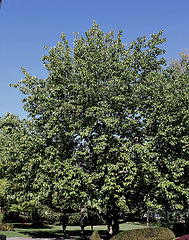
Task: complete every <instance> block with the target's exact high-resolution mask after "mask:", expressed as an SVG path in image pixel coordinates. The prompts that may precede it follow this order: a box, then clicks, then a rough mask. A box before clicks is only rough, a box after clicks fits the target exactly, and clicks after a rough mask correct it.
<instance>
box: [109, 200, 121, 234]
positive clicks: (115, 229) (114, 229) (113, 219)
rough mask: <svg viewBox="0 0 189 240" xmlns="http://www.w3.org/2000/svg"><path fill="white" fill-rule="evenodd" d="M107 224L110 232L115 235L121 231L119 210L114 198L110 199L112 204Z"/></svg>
mask: <svg viewBox="0 0 189 240" xmlns="http://www.w3.org/2000/svg"><path fill="white" fill-rule="evenodd" d="M107 214H108V216H107V225H108V234H109V235H110V236H114V235H116V234H118V233H119V221H118V210H117V207H116V204H115V201H114V198H112V199H111V200H110V205H109V206H108V209H107Z"/></svg>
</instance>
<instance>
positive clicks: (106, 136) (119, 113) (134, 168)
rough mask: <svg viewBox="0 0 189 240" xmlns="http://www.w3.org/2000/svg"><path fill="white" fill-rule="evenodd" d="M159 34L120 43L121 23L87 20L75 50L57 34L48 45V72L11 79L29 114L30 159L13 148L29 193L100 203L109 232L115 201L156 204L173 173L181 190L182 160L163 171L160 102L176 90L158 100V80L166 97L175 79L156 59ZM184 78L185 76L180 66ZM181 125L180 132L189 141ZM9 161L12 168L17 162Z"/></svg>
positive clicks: (63, 201)
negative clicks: (104, 26)
mask: <svg viewBox="0 0 189 240" xmlns="http://www.w3.org/2000/svg"><path fill="white" fill-rule="evenodd" d="M163 42H165V39H163V38H162V32H158V33H157V34H154V35H151V38H150V39H149V40H146V38H145V37H142V38H138V39H137V40H136V41H134V42H132V43H131V44H130V45H129V46H128V47H126V45H125V44H123V43H122V32H121V31H120V32H118V34H117V36H115V34H114V31H113V30H111V31H110V32H109V33H107V34H105V33H104V32H103V31H102V30H101V29H100V28H99V25H98V24H96V23H95V22H94V24H93V26H92V28H91V29H89V30H88V31H87V32H85V37H79V36H78V34H77V33H76V37H75V39H74V48H73V51H72V50H71V49H70V47H69V45H68V41H67V40H66V37H65V35H64V34H62V35H61V41H60V42H58V43H57V45H56V46H55V47H53V48H48V47H47V49H48V55H45V56H44V57H43V64H44V66H45V67H46V69H47V70H48V72H49V75H48V77H47V78H46V79H38V78H37V77H35V76H31V75H30V74H29V73H27V72H26V71H25V69H23V73H24V75H25V78H24V79H22V80H21V81H19V83H18V84H16V85H15V87H18V88H19V90H20V91H21V92H22V93H23V94H25V95H26V97H25V98H24V99H23V102H24V109H25V110H26V111H27V112H28V114H29V116H30V118H31V121H32V129H33V130H32V134H31V135H29V136H30V142H31V146H34V149H35V150H33V149H32V150H30V153H32V156H29V155H28V156H27V161H22V160H21V159H19V158H17V164H20V165H22V167H23V168H24V167H25V166H26V165H28V164H31V165H29V166H28V167H30V168H29V169H30V170H31V174H32V179H30V181H28V185H29V186H30V188H31V189H32V191H30V197H31V198H32V199H35V200H36V201H38V202H43V203H45V204H48V205H49V206H51V208H54V209H57V208H60V209H61V208H62V209H65V208H66V209H74V207H76V206H78V204H80V206H82V205H84V204H85V205H86V206H87V208H93V209H97V210H102V211H103V215H104V216H105V218H106V220H107V222H108V225H109V231H110V232H111V233H112V234H115V233H117V232H118V231H119V223H118V213H119V211H120V210H125V211H126V212H130V213H134V212H137V211H139V210H141V208H148V207H150V206H152V205H153V207H154V206H155V205H158V204H161V202H162V199H164V194H163V193H161V192H166V191H167V192H166V194H168V193H170V194H171V193H172V188H171V189H169V188H168V187H167V184H168V183H170V184H171V183H172V182H173V183H174V181H172V178H173V177H174V179H175V181H177V185H178V188H177V190H178V191H177V193H180V191H182V192H183V191H186V186H183V188H182V186H181V182H180V180H182V178H183V177H184V176H183V175H182V174H181V175H182V176H181V178H177V174H176V173H177V172H179V173H180V168H181V167H182V166H181V165H182V164H181V162H182V160H180V165H179V171H177V169H175V168H172V172H171V173H172V175H169V173H170V171H171V170H170V168H169V172H168V173H167V172H166V170H165V168H164V165H165V166H167V165H168V162H170V165H171V166H175V165H176V163H177V162H179V160H178V158H172V156H173V154H171V155H167V154H168V152H167V151H166V147H165V143H162V142H161V141H162V139H163V137H162V136H161V133H164V132H165V131H166V129H167V128H166V126H167V125H166V124H167V121H168V120H167V119H169V117H168V116H167V111H168V110H167V109H169V108H168V107H170V103H171V104H173V105H174V101H173V100H174V98H173V96H171V97H172V101H170V102H169V101H168V100H167V101H166V103H165V105H162V104H164V101H163V99H162V98H161V89H163V93H164V95H163V98H169V95H170V93H168V87H169V86H171V84H172V81H173V79H174V74H173V73H172V74H171V73H169V72H166V71H163V69H162V67H163V65H165V60H164V59H163V58H161V57H160V55H161V54H163V53H164V50H161V49H160V48H159V47H158V45H159V44H161V43H163ZM183 78H185V81H188V77H186V74H185V75H183ZM169 81H170V82H169ZM179 81H180V80H179V79H178V82H179ZM183 81H184V80H183ZM164 82H165V84H164ZM175 91H176V89H175ZM180 91H181V92H182V89H180ZM187 94H188V93H187V92H186V96H185V98H186V99H187V96H188V95H187ZM178 102H179V100H178ZM162 106H165V108H163V109H162V113H163V116H162V119H163V120H164V122H163V124H161V121H162V119H160V117H161V108H162ZM170 109H172V107H170ZM164 118H165V119H164ZM169 126H170V127H171V123H169ZM168 132H169V130H168V129H167V133H168ZM185 135H186V136H185V138H183V139H182V141H183V140H184V141H186V144H185V147H187V134H185ZM171 136H172V134H171ZM170 142H171V141H170ZM36 149H37V151H36ZM32 151H33V152H32ZM186 151H187V149H186ZM26 155H27V154H26ZM175 159H176V160H175ZM183 159H185V160H186V158H185V157H184V158H183ZM175 161H177V162H175ZM166 162H167V165H166V164H165V163H166ZM15 166H16V165H11V167H10V169H11V170H12V171H14V170H15ZM26 169H27V168H26ZM20 176H22V177H26V176H27V171H25V172H24V171H23V172H22V171H20ZM13 178H14V180H15V181H18V180H17V179H16V178H15V176H14V177H13ZM10 179H11V176H10ZM177 179H178V180H177ZM173 187H174V186H173ZM10 190H11V189H10ZM11 191H12V190H11ZM15 191H16V189H15ZM23 191H25V192H24V194H21V195H20V198H21V197H22V196H27V194H28V191H27V189H26V188H25V186H23ZM12 193H13V191H12ZM166 197H167V195H166ZM183 198H186V194H184V193H183ZM177 200H179V199H178V198H177V199H176V200H175V204H176V203H177V202H178V201H177Z"/></svg>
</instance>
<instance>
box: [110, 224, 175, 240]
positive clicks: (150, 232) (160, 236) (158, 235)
mask: <svg viewBox="0 0 189 240" xmlns="http://www.w3.org/2000/svg"><path fill="white" fill-rule="evenodd" d="M131 239H132V240H174V239H175V235H174V233H173V232H172V231H171V230H170V229H168V228H163V227H152V228H141V229H133V230H128V231H124V232H120V233H118V234H117V235H116V236H114V237H112V238H111V240H131Z"/></svg>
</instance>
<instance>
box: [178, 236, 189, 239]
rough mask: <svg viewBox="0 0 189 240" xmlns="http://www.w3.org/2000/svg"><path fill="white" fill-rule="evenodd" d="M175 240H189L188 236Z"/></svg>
mask: <svg viewBox="0 0 189 240" xmlns="http://www.w3.org/2000/svg"><path fill="white" fill-rule="evenodd" d="M177 240H189V235H184V236H182V237H180V238H177Z"/></svg>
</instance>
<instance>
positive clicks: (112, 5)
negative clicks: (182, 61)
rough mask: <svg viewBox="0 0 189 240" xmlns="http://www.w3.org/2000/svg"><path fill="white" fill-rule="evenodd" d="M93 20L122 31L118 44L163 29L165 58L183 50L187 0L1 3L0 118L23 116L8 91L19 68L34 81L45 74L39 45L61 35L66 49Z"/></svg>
mask: <svg viewBox="0 0 189 240" xmlns="http://www.w3.org/2000/svg"><path fill="white" fill-rule="evenodd" d="M93 20H96V21H97V23H98V24H100V27H101V29H102V30H103V31H105V32H109V31H110V29H111V28H113V29H114V30H115V31H116V32H117V31H118V30H123V38H122V39H123V42H124V43H127V44H130V42H131V41H134V40H135V39H136V38H137V37H140V36H143V35H146V36H147V37H149V35H150V34H151V33H157V31H158V30H164V37H166V38H167V43H166V44H164V45H163V47H164V48H165V49H166V54H165V58H166V59H167V60H168V61H169V59H170V58H171V57H172V58H176V57H177V53H178V52H180V51H182V50H184V49H188V48H189V0H95V1H94V0H93V1H92V0H12V1H11V0H3V2H2V7H1V10H0V116H4V115H5V114H6V112H11V113H13V114H17V115H19V117H20V118H24V117H26V113H25V112H24V111H23V109H22V103H21V99H22V98H23V96H22V94H21V93H19V91H18V89H15V88H10V87H9V83H17V82H18V80H20V79H21V78H23V74H22V72H21V70H20V68H21V67H24V68H26V70H27V71H28V72H29V73H30V74H32V75H35V76H37V77H39V78H45V77H46V76H47V72H46V70H45V69H44V67H43V65H42V61H41V58H42V56H43V55H44V54H45V53H46V50H45V49H44V48H43V46H44V45H48V46H54V45H55V44H56V42H57V41H59V37H60V34H61V32H64V33H66V36H67V39H68V40H69V42H70V46H72V43H73V38H74V35H73V32H79V33H80V35H83V34H84V32H85V31H86V30H88V29H89V28H90V27H91V26H92V23H93Z"/></svg>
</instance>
